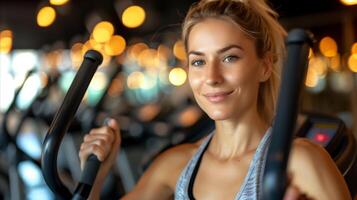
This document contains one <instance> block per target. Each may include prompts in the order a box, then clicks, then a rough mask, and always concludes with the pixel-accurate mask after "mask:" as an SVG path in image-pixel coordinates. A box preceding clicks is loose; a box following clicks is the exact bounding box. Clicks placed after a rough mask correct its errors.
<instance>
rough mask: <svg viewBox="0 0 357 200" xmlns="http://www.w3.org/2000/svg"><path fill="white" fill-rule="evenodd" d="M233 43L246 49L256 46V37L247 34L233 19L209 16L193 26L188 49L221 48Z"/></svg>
mask: <svg viewBox="0 0 357 200" xmlns="http://www.w3.org/2000/svg"><path fill="white" fill-rule="evenodd" d="M231 44H236V45H239V46H242V47H243V48H244V49H247V48H254V39H252V38H250V37H249V36H247V34H246V33H244V32H243V31H242V29H241V27H240V26H239V25H238V24H236V23H234V22H232V21H231V20H228V19H224V18H222V19H221V18H207V19H205V20H203V21H201V22H199V23H197V24H196V25H194V26H193V27H192V29H191V31H190V33H189V35H188V40H187V50H188V51H190V50H199V49H207V48H213V49H214V48H217V49H220V48H222V47H225V46H227V45H231Z"/></svg>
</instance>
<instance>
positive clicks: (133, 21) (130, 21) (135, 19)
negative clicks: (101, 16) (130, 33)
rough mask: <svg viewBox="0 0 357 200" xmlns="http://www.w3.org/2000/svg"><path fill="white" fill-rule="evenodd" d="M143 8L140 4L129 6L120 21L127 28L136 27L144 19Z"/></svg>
mask: <svg viewBox="0 0 357 200" xmlns="http://www.w3.org/2000/svg"><path fill="white" fill-rule="evenodd" d="M145 17H146V14H145V10H144V9H143V8H142V7H140V6H130V7H128V8H127V9H125V10H124V12H123V14H122V22H123V24H124V26H126V27H128V28H136V27H139V26H140V25H142V24H143V23H144V21H145Z"/></svg>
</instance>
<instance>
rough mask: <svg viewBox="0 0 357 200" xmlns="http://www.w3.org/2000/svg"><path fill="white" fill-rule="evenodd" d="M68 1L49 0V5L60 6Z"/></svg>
mask: <svg viewBox="0 0 357 200" xmlns="http://www.w3.org/2000/svg"><path fill="white" fill-rule="evenodd" d="M68 1H69V0H50V4H52V5H55V6H61V5H64V4H66V3H67V2H68Z"/></svg>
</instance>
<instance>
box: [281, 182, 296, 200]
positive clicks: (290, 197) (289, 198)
mask: <svg viewBox="0 0 357 200" xmlns="http://www.w3.org/2000/svg"><path fill="white" fill-rule="evenodd" d="M299 196H300V190H299V189H298V188H297V187H295V186H292V185H290V186H289V187H288V189H287V190H286V192H285V195H284V200H298V199H299Z"/></svg>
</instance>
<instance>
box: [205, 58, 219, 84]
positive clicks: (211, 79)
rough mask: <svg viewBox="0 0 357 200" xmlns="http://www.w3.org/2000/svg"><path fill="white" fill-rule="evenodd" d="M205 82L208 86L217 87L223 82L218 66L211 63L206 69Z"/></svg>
mask: <svg viewBox="0 0 357 200" xmlns="http://www.w3.org/2000/svg"><path fill="white" fill-rule="evenodd" d="M205 76H206V77H205V79H206V80H205V81H206V84H208V85H218V84H220V83H222V82H223V76H222V71H221V68H220V66H219V65H218V64H217V63H216V62H213V63H211V64H209V65H208V66H207V67H206V73H205Z"/></svg>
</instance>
